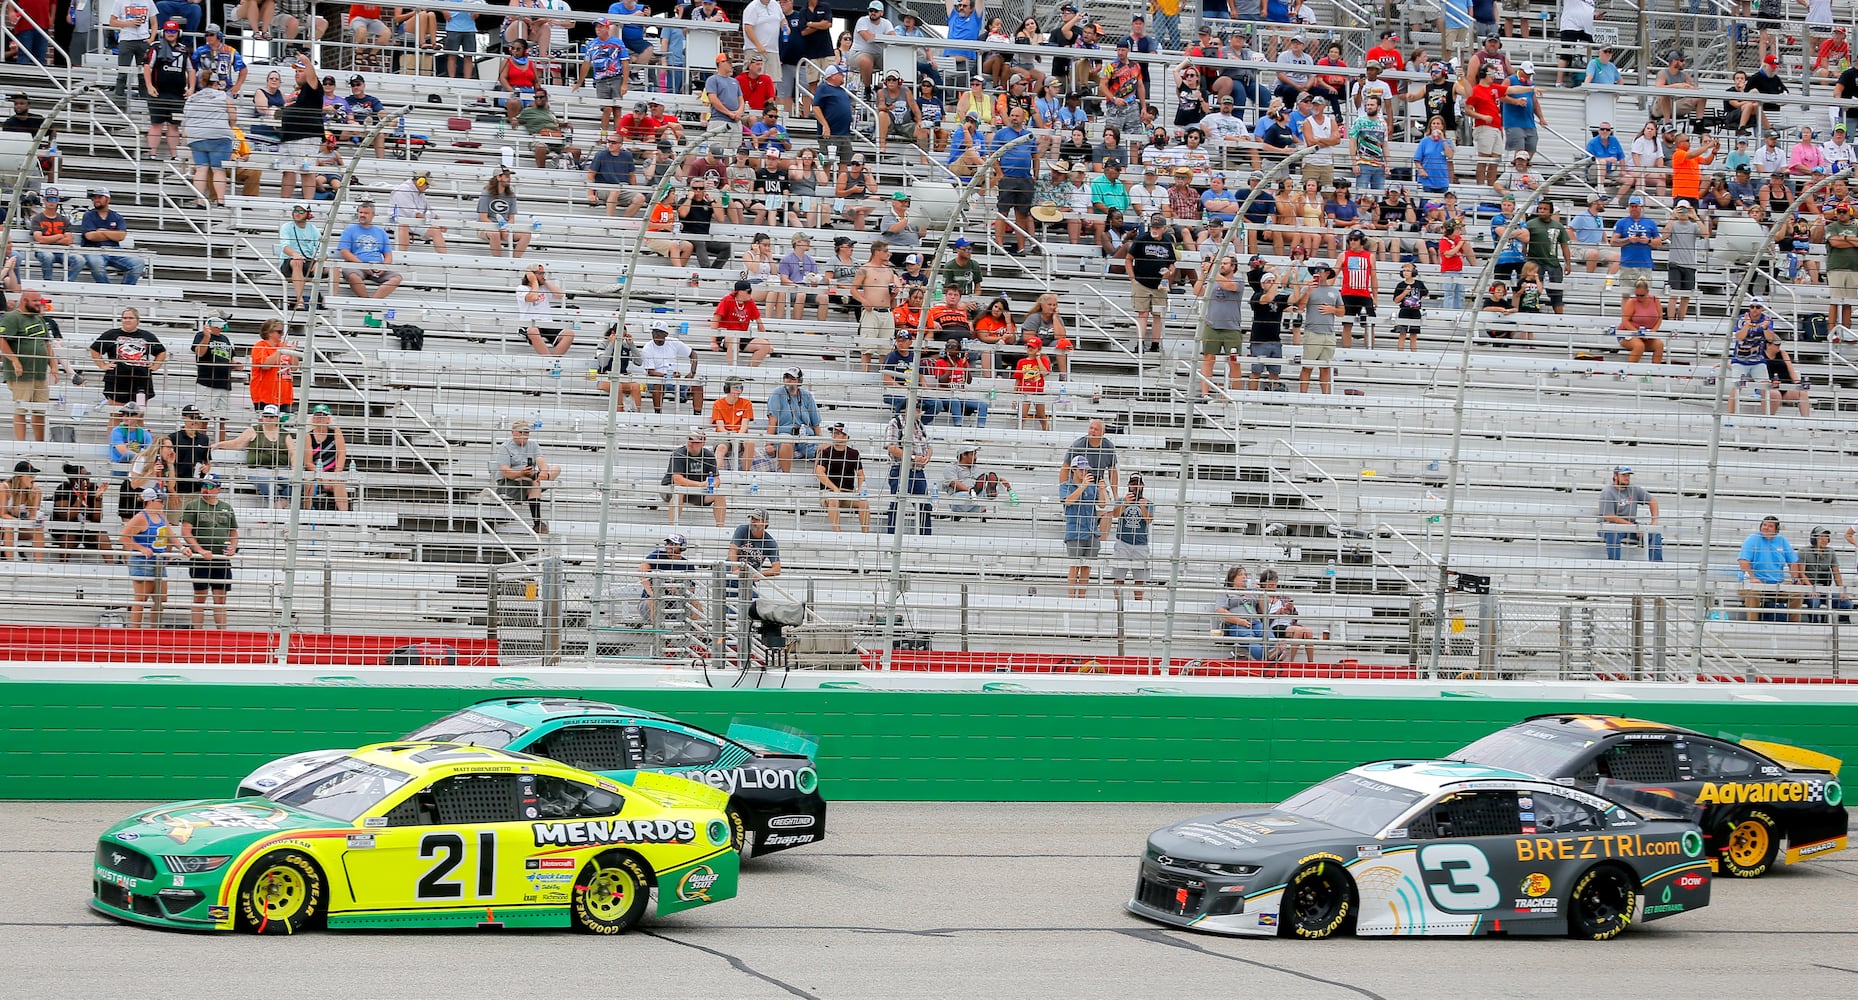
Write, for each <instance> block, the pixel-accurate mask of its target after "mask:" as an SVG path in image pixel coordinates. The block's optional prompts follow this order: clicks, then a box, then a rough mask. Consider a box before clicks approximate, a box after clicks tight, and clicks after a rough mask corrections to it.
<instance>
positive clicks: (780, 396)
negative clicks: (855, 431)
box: [768, 368, 820, 472]
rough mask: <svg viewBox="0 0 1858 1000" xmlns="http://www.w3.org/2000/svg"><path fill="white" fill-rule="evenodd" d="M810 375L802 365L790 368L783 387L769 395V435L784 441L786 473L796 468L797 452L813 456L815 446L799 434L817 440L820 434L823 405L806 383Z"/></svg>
mask: <svg viewBox="0 0 1858 1000" xmlns="http://www.w3.org/2000/svg"><path fill="white" fill-rule="evenodd" d="M805 380H806V374H805V373H804V372H802V371H801V370H800V369H799V368H789V369H787V370H786V371H785V372H782V373H781V388H779V389H777V390H775V391H774V392H773V394H771V395H770V396H769V397H768V434H769V436H771V437H774V438H776V439H778V440H779V441H780V447H779V451H778V454H779V460H780V468H781V471H782V472H792V471H793V458H794V455H795V454H796V453H798V454H799V455H800V457H802V458H812V457H813V453H814V451H815V450H816V449H815V446H814V445H812V444H810V443H807V442H804V441H797V440H793V439H795V438H799V437H803V436H804V437H812V438H815V439H817V438H818V437H819V435H820V416H819V404H818V403H817V402H816V401H815V400H814V399H813V394H812V393H811V392H808V391H807V390H806V388H805V387H804V386H803V385H802V383H803V382H804V381H805Z"/></svg>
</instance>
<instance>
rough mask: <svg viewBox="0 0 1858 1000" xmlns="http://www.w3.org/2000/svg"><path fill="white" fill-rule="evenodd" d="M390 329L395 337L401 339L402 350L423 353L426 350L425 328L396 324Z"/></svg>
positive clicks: (410, 324)
mask: <svg viewBox="0 0 1858 1000" xmlns="http://www.w3.org/2000/svg"><path fill="white" fill-rule="evenodd" d="M388 329H390V330H392V331H393V334H394V336H395V337H398V338H399V339H400V349H401V350H403V351H423V350H425V349H426V330H425V328H424V327H421V326H416V325H414V324H412V323H395V324H394V325H393V326H391V327H388Z"/></svg>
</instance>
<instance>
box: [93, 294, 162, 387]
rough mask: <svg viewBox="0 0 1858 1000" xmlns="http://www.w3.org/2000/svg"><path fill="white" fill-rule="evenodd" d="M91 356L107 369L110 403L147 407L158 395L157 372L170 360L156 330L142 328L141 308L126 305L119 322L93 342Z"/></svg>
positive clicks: (104, 371)
mask: <svg viewBox="0 0 1858 1000" xmlns="http://www.w3.org/2000/svg"><path fill="white" fill-rule="evenodd" d="M90 359H91V363H93V364H95V365H96V366H97V368H98V369H99V370H100V371H102V372H103V398H104V400H105V401H106V402H109V403H114V404H116V405H118V406H121V405H122V404H124V403H135V404H137V405H138V406H143V407H146V406H147V405H148V401H149V400H151V399H153V398H155V379H154V375H155V373H156V372H158V371H160V370H161V367H162V366H163V365H165V364H167V363H168V349H167V348H166V347H164V346H163V345H162V343H161V338H159V337H157V336H155V334H154V332H153V331H151V330H145V329H143V328H142V313H141V311H140V310H138V309H136V308H135V307H134V306H124V307H123V310H122V312H121V313H120V314H119V320H118V325H117V326H116V327H114V328H112V329H109V330H105V331H103V332H102V333H101V334H98V335H97V339H96V340H94V341H92V342H91V344H90Z"/></svg>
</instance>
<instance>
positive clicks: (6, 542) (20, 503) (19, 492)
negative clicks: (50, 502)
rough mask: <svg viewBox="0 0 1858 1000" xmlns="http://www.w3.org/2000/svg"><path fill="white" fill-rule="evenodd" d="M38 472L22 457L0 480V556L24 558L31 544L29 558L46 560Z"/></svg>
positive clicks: (43, 509) (43, 510) (43, 505)
mask: <svg viewBox="0 0 1858 1000" xmlns="http://www.w3.org/2000/svg"><path fill="white" fill-rule="evenodd" d="M38 474H39V467H38V466H36V465H33V464H32V463H31V462H30V461H27V460H25V459H21V460H19V461H18V462H16V463H14V465H13V475H12V478H10V479H7V480H6V481H5V482H0V558H5V559H18V560H20V561H22V562H24V561H25V560H26V552H25V549H26V547H27V546H28V545H30V546H31V548H32V561H33V562H44V561H45V497H44V495H43V494H42V493H41V492H40V490H39V486H38V479H37V476H38Z"/></svg>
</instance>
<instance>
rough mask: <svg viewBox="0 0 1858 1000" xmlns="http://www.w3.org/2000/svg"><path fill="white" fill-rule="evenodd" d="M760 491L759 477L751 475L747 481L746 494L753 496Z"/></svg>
mask: <svg viewBox="0 0 1858 1000" xmlns="http://www.w3.org/2000/svg"><path fill="white" fill-rule="evenodd" d="M760 492H761V477H760V476H754V477H751V478H750V479H749V481H748V495H749V496H754V495H755V494H757V493H760Z"/></svg>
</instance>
